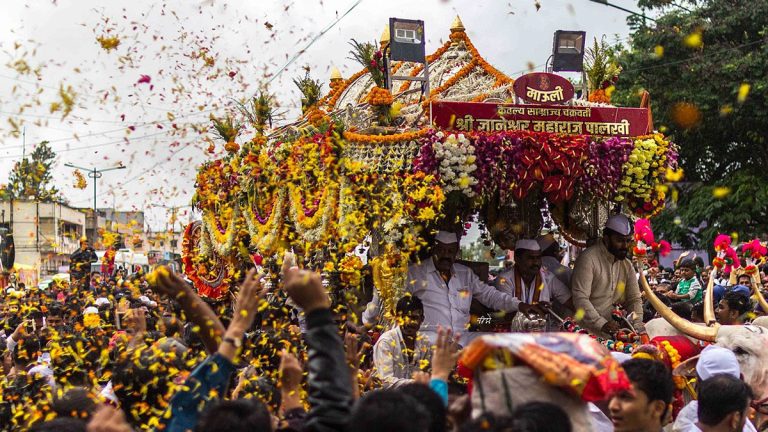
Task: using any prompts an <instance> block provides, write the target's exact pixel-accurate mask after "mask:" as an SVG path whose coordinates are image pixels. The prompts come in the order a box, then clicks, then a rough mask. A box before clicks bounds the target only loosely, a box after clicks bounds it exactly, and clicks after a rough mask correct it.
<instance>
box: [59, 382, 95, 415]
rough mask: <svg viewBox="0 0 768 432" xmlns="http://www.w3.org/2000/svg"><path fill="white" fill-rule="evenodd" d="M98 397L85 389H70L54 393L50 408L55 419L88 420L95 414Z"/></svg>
mask: <svg viewBox="0 0 768 432" xmlns="http://www.w3.org/2000/svg"><path fill="white" fill-rule="evenodd" d="M98 403H99V402H98V397H97V396H96V395H94V394H93V393H91V392H90V391H89V390H87V389H85V388H77V387H75V388H72V389H70V390H67V391H65V392H63V393H58V392H57V393H56V394H55V395H54V400H53V404H52V406H51V408H52V409H53V412H55V413H56V416H57V417H72V418H77V419H82V420H88V419H90V418H91V416H93V413H95V412H96V409H97V408H98V407H99V405H98Z"/></svg>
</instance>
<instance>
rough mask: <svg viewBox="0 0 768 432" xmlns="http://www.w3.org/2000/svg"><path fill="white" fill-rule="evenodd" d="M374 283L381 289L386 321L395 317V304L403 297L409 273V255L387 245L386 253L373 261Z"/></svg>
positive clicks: (380, 294) (380, 293)
mask: <svg viewBox="0 0 768 432" xmlns="http://www.w3.org/2000/svg"><path fill="white" fill-rule="evenodd" d="M371 270H372V273H373V284H374V286H375V287H376V288H377V289H378V290H379V296H380V298H381V301H382V305H383V316H384V320H385V321H390V320H392V319H394V312H395V305H396V304H397V301H398V300H399V299H400V298H401V297H402V295H403V294H404V291H405V286H406V284H405V283H406V280H405V279H406V276H407V275H408V256H407V254H403V253H401V252H400V251H399V250H397V248H395V247H394V246H392V245H391V244H390V245H387V246H386V247H385V250H384V253H383V254H381V255H379V256H377V257H376V258H374V259H373V260H372V261H371Z"/></svg>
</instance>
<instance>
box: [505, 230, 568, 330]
mask: <svg viewBox="0 0 768 432" xmlns="http://www.w3.org/2000/svg"><path fill="white" fill-rule="evenodd" d="M497 280H498V284H497V288H498V289H499V290H500V291H502V292H505V293H507V294H510V295H512V296H514V297H515V302H516V303H517V305H516V308H517V310H518V311H520V312H522V313H524V314H526V315H527V314H529V313H530V312H532V311H536V312H540V310H539V308H534V306H535V305H541V306H543V307H546V306H547V304H548V303H549V302H551V301H552V299H553V298H554V299H555V300H557V301H558V302H559V303H560V304H561V305H564V306H566V307H568V308H569V309H573V303H572V301H571V293H570V292H569V291H568V288H567V287H566V286H565V285H563V283H562V282H560V281H559V280H558V279H557V278H556V277H555V275H554V274H553V273H551V272H549V271H547V270H546V269H544V268H543V267H542V266H541V249H540V248H539V243H537V242H536V240H529V239H520V240H518V241H517V243H515V265H514V266H513V267H512V268H511V269H509V270H507V271H505V272H503V273H501V274H499V277H498V278H497ZM531 309H534V310H531Z"/></svg>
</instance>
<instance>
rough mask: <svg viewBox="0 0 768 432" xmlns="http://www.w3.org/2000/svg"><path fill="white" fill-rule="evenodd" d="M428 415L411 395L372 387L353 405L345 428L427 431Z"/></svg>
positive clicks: (368, 431) (374, 431) (379, 431)
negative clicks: (370, 390)
mask: <svg viewBox="0 0 768 432" xmlns="http://www.w3.org/2000/svg"><path fill="white" fill-rule="evenodd" d="M430 423H431V422H430V415H429V412H428V411H427V409H426V408H425V407H424V405H422V404H421V403H419V402H418V401H417V400H416V399H415V398H413V396H410V395H407V394H405V393H403V392H400V391H398V390H374V391H372V392H370V393H367V394H365V395H364V396H363V397H362V398H360V399H359V400H358V401H357V403H356V404H355V406H354V407H353V408H352V415H351V417H350V419H349V424H348V426H347V430H349V431H366V432H392V431H397V432H428V431H429V427H430Z"/></svg>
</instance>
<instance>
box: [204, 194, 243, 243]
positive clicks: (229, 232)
mask: <svg viewBox="0 0 768 432" xmlns="http://www.w3.org/2000/svg"><path fill="white" fill-rule="evenodd" d="M216 213H217V212H216V211H213V210H210V211H206V212H204V213H203V226H204V228H205V231H206V232H207V233H208V235H209V238H210V239H211V242H212V243H213V247H214V250H215V251H216V253H217V254H219V255H222V256H224V255H227V254H228V253H229V252H230V251H231V250H232V247H233V246H234V244H235V238H236V236H237V231H238V230H237V219H238V218H239V217H240V206H238V205H237V203H234V204H233V205H232V207H231V208H230V207H228V208H226V209H224V210H223V211H219V212H218V213H220V214H221V215H222V216H223V217H224V218H226V217H227V213H229V221H228V222H227V224H226V225H227V226H226V227H224V224H222V223H220V222H219V220H218V219H217V218H216ZM220 225H221V226H222V227H223V228H224V232H223V233H222V232H221V231H220V230H219V226H220Z"/></svg>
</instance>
